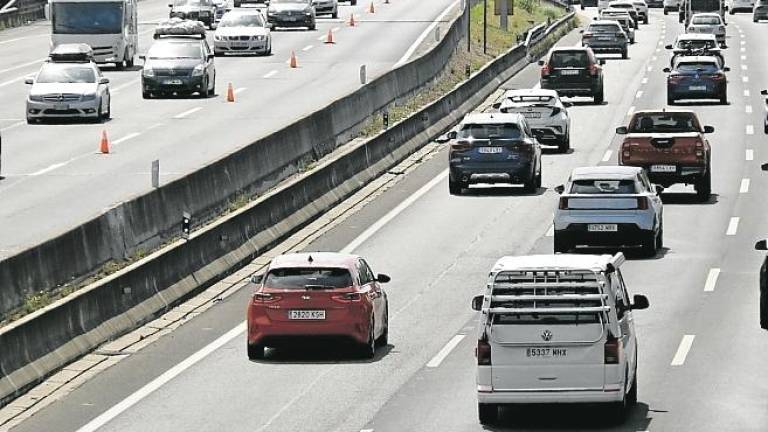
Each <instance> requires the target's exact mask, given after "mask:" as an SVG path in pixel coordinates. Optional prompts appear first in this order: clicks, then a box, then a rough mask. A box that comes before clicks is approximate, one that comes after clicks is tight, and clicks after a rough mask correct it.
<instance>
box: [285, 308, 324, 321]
mask: <svg viewBox="0 0 768 432" xmlns="http://www.w3.org/2000/svg"><path fill="white" fill-rule="evenodd" d="M288 318H289V319H292V320H324V319H325V311H324V310H290V311H288Z"/></svg>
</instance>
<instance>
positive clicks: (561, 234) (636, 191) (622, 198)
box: [554, 166, 664, 257]
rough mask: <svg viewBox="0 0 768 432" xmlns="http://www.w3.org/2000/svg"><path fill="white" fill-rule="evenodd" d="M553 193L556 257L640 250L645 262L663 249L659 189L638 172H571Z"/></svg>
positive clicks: (627, 169) (637, 169)
mask: <svg viewBox="0 0 768 432" xmlns="http://www.w3.org/2000/svg"><path fill="white" fill-rule="evenodd" d="M555 191H556V192H558V193H559V194H560V200H559V202H558V206H557V209H556V210H555V216H554V227H555V237H554V240H555V246H554V250H555V252H568V251H569V250H571V249H573V248H574V247H577V246H599V247H626V246H629V247H633V246H640V247H641V248H642V252H643V254H644V255H646V256H649V257H650V256H654V255H656V251H658V250H659V249H660V248H661V247H662V246H663V242H664V239H663V238H664V223H663V206H662V202H661V197H660V196H659V195H660V194H661V192H662V191H663V188H662V187H661V186H655V185H653V184H651V182H650V180H648V176H647V174H646V173H645V171H644V170H643V169H642V168H640V167H629V166H596V167H584V168H576V169H574V170H573V171H572V172H571V177H570V178H569V179H568V182H567V183H566V184H565V185H561V186H558V187H556V188H555Z"/></svg>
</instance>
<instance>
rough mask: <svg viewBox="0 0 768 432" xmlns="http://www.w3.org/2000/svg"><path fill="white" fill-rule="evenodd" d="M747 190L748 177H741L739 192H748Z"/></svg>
mask: <svg viewBox="0 0 768 432" xmlns="http://www.w3.org/2000/svg"><path fill="white" fill-rule="evenodd" d="M748 192H749V179H748V178H745V179H741V185H740V186H739V193H748Z"/></svg>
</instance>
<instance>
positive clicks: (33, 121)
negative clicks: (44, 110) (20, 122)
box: [27, 116, 37, 124]
mask: <svg viewBox="0 0 768 432" xmlns="http://www.w3.org/2000/svg"><path fill="white" fill-rule="evenodd" d="M35 123H37V121H36V120H35V119H33V118H32V117H30V116H27V124H35Z"/></svg>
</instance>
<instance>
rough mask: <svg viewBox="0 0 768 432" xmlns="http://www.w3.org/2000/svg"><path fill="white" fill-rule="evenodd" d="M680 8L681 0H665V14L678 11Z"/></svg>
mask: <svg viewBox="0 0 768 432" xmlns="http://www.w3.org/2000/svg"><path fill="white" fill-rule="evenodd" d="M678 9H680V0H664V15H667V14H668V13H670V12H677V10H678Z"/></svg>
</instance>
